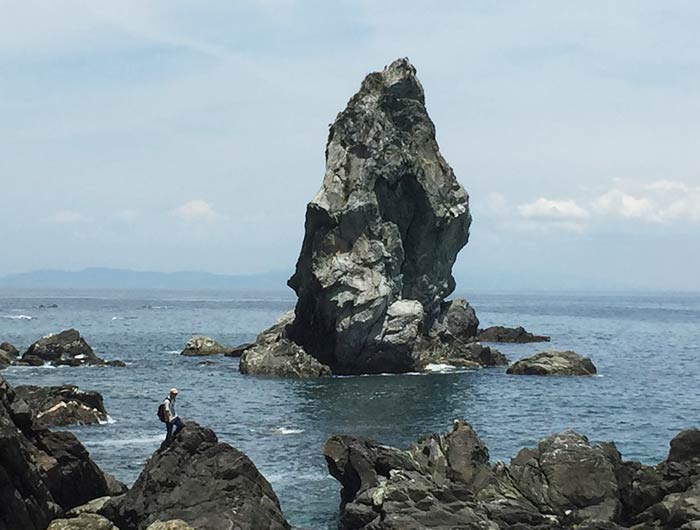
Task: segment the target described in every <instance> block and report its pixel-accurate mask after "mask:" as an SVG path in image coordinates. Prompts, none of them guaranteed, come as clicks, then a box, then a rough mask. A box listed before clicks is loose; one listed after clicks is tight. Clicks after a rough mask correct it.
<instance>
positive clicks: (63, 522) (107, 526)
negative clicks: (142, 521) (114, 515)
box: [47, 513, 119, 530]
mask: <svg viewBox="0 0 700 530" xmlns="http://www.w3.org/2000/svg"><path fill="white" fill-rule="evenodd" d="M47 530H119V528H117V527H116V526H114V525H113V524H112V523H111V521H109V520H108V519H105V518H104V517H102V516H101V515H97V514H94V513H83V514H80V515H78V516H77V517H72V518H70V519H56V520H54V521H52V522H51V524H50V525H49V527H48V528H47Z"/></svg>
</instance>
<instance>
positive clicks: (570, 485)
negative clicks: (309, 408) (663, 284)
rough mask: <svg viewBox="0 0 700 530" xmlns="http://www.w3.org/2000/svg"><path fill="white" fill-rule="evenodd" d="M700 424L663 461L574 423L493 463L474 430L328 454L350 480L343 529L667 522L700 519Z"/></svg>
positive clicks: (660, 525)
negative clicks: (633, 454)
mask: <svg viewBox="0 0 700 530" xmlns="http://www.w3.org/2000/svg"><path fill="white" fill-rule="evenodd" d="M699 440H700V431H697V430H691V431H684V432H682V433H680V434H679V435H678V436H677V437H676V438H674V440H673V441H672V442H671V452H670V453H669V457H668V458H667V459H666V460H665V461H664V462H662V463H661V464H659V466H657V467H656V468H652V467H649V466H644V465H642V464H640V463H638V462H624V461H622V459H621V457H620V454H619V452H618V451H617V449H616V448H615V446H614V444H612V443H606V444H597V445H594V444H591V443H590V442H589V441H588V440H587V439H586V438H585V437H584V436H582V435H580V434H577V433H575V432H573V431H567V432H563V433H559V434H555V435H552V436H549V437H547V438H545V439H543V440H542V441H541V442H540V443H539V444H538V446H537V447H535V448H533V449H523V450H522V451H520V453H519V454H518V455H517V456H516V457H515V458H513V460H512V461H511V463H510V464H509V465H505V464H503V463H501V462H497V463H496V464H494V465H491V464H490V463H489V456H488V450H487V448H486V446H485V445H484V444H483V442H482V441H481V440H480V439H479V437H478V436H477V434H476V433H475V432H474V431H473V429H472V428H471V427H470V426H469V425H468V424H467V423H466V422H463V421H456V422H455V425H454V429H453V431H452V432H450V433H447V434H444V435H441V436H437V435H432V436H430V437H428V438H425V439H423V440H421V441H419V442H417V443H416V444H415V445H413V446H412V447H411V448H409V449H408V450H405V451H403V450H399V449H395V448H393V447H387V446H384V445H380V444H377V443H375V442H371V441H368V440H365V439H361V438H354V437H351V436H334V437H332V438H330V439H329V440H328V441H327V442H326V444H325V446H324V448H323V453H324V456H325V457H326V461H327V463H328V469H329V471H330V473H331V474H332V475H333V476H334V477H335V478H336V479H337V480H338V481H339V482H340V483H341V484H342V486H343V489H342V492H341V499H342V504H341V514H340V527H341V529H343V530H350V529H353V530H399V529H401V530H403V529H429V528H434V529H441V530H444V529H447V528H461V529H475V530H476V529H480V530H484V529H486V530H500V529H504V528H517V529H519V530H562V529H572V530H573V529H576V530H584V529H585V530H617V529H620V528H635V529H636V530H655V529H658V530H662V529H672V528H682V529H684V530H687V529H693V528H696V527H697V526H698V525H699V524H700V510H699V509H698V507H699V506H700V443H698V441H699Z"/></svg>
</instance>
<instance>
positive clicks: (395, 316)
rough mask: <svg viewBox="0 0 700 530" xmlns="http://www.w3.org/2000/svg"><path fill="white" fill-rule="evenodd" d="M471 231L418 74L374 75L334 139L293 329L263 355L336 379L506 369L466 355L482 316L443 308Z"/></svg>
mask: <svg viewBox="0 0 700 530" xmlns="http://www.w3.org/2000/svg"><path fill="white" fill-rule="evenodd" d="M470 224H471V215H470V212H469V197H468V195H467V193H466V191H465V190H464V188H463V187H462V186H461V185H460V184H459V182H458V181H457V179H456V177H455V175H454V173H453V171H452V168H450V166H449V165H448V164H447V162H446V161H445V159H444V158H443V157H442V155H441V154H440V151H439V149H438V145H437V142H436V139H435V126H434V125H433V122H432V121H431V120H430V117H429V116H428V112H427V110H426V107H425V98H424V94H423V88H422V86H421V84H420V82H419V81H418V78H417V77H416V71H415V68H414V67H413V66H412V65H411V64H410V63H409V62H408V60H407V59H399V60H397V61H394V62H393V63H392V64H391V65H389V66H388V67H386V68H385V69H384V70H383V71H382V72H375V73H372V74H370V75H368V76H367V77H366V78H365V80H364V81H363V83H362V86H361V88H360V90H359V92H358V93H357V94H355V95H354V96H353V97H352V99H350V101H349V103H348V105H347V107H346V108H345V110H343V112H341V113H340V114H339V115H338V116H337V118H336V120H335V123H334V124H333V125H332V126H331V129H330V134H329V137H328V144H327V146H326V174H325V177H324V180H323V184H322V187H321V189H320V191H319V192H318V193H317V194H316V196H315V197H314V198H313V199H312V200H311V202H310V203H309V204H308V206H307V210H306V224H305V237H304V241H303V244H302V248H301V252H300V255H299V259H298V261H297V265H296V271H295V273H294V275H293V276H292V277H291V278H290V280H289V282H288V283H289V286H290V287H292V289H294V291H295V292H296V293H297V296H298V301H297V305H296V309H295V316H294V319H293V320H292V321H291V322H289V324H288V325H287V326H286V327H285V328H284V329H283V330H282V332H281V333H277V332H278V331H279V328H278V327H277V328H273V330H274V331H275V332H276V333H277V340H276V341H274V342H270V341H269V340H268V339H269V337H268V336H267V334H263V338H264V339H265V342H263V343H261V341H259V343H258V345H257V346H256V347H254V348H253V351H255V354H256V356H258V357H264V358H268V357H275V356H276V357H280V358H281V360H280V363H281V364H284V363H286V362H287V359H289V358H295V357H297V356H298V355H300V354H301V353H300V352H306V353H307V354H309V355H311V356H312V357H314V358H316V359H318V361H319V362H321V363H322V364H324V365H327V366H329V367H330V368H331V369H332V371H333V373H336V374H355V373H378V372H407V371H414V370H419V369H421V368H423V367H424V366H425V365H426V364H429V363H430V362H439V361H438V358H439V359H441V360H444V359H445V358H449V357H455V358H458V359H460V363H461V364H463V365H474V366H479V365H482V364H483V360H484V358H485V357H487V358H488V362H487V364H494V360H496V359H497V361H498V362H496V364H498V363H500V362H502V361H501V359H500V358H499V357H498V356H495V355H491V356H483V355H481V354H482V353H483V352H482V350H480V349H477V351H475V350H473V349H472V348H470V347H466V346H465V344H466V343H468V342H470V341H472V340H473V338H474V336H475V334H476V331H477V328H478V320H477V318H476V315H475V313H474V310H473V309H472V308H471V307H470V306H469V304H468V303H467V302H466V301H465V300H454V301H452V302H446V301H445V298H446V297H447V296H449V295H450V294H451V293H452V291H453V290H454V287H455V281H454V278H453V277H452V266H453V264H454V262H455V259H456V257H457V253H458V252H459V251H460V249H461V248H462V247H464V245H466V243H467V240H468V238H469V226H470ZM446 349H452V350H456V351H457V352H458V353H457V354H450V355H447V354H446V353H445V350H446ZM249 351H251V350H249ZM431 355H435V359H433V360H432V361H431V360H430V359H429V357H430V356H431ZM265 364H271V361H268V362H266V363H265ZM243 366H244V364H243V363H242V364H241V367H243ZM247 366H248V368H247V369H248V370H249V371H250V372H252V369H253V367H252V366H250V364H248V365H247ZM286 372H288V373H290V374H294V373H295V372H296V370H294V369H290V370H286Z"/></svg>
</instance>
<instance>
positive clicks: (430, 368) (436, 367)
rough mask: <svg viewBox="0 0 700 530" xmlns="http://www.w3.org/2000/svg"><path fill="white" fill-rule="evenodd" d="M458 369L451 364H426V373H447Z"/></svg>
mask: <svg viewBox="0 0 700 530" xmlns="http://www.w3.org/2000/svg"><path fill="white" fill-rule="evenodd" d="M456 369H457V367H455V366H452V365H451V364H443V363H435V364H426V365H425V371H426V372H437V373H445V372H454V371H455V370H456Z"/></svg>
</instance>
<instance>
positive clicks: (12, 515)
mask: <svg viewBox="0 0 700 530" xmlns="http://www.w3.org/2000/svg"><path fill="white" fill-rule="evenodd" d="M107 493H108V487H107V483H106V479H105V477H104V475H103V474H102V472H101V471H100V470H99V468H98V467H97V466H96V465H95V463H94V462H93V461H92V460H91V459H90V457H89V455H88V453H87V451H86V450H85V448H84V447H83V446H82V445H81V444H80V442H79V441H78V439H77V438H76V437H75V436H74V435H73V434H71V433H67V432H51V431H48V430H47V429H45V428H43V427H41V426H39V425H38V424H37V423H36V422H35V420H34V417H33V414H32V411H31V409H30V407H29V406H28V405H27V403H26V402H25V401H24V400H23V399H21V398H20V397H19V396H18V395H17V393H16V392H15V391H14V389H13V388H12V387H11V386H10V385H9V384H7V382H6V381H5V380H4V379H2V378H1V377H0V506H2V509H0V530H45V529H46V527H47V526H48V524H49V521H51V520H52V519H54V518H56V517H59V516H61V515H62V514H63V512H64V511H66V510H69V509H71V508H74V507H76V506H79V505H81V504H84V503H86V502H87V501H89V500H91V499H93V498H95V497H100V496H104V495H106V494H107Z"/></svg>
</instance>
